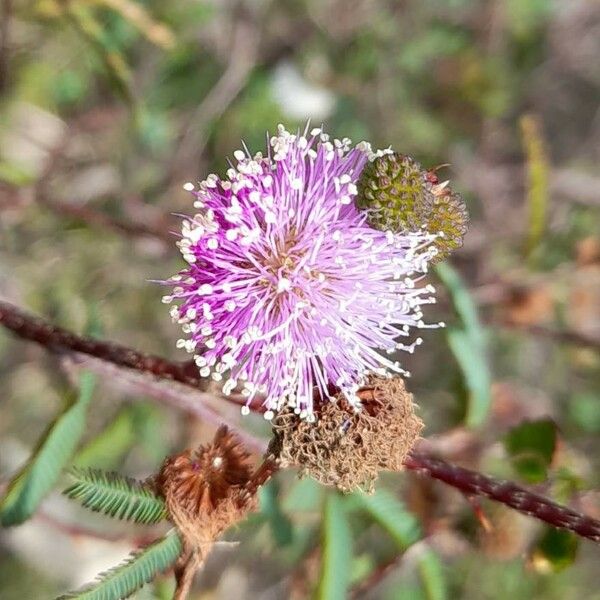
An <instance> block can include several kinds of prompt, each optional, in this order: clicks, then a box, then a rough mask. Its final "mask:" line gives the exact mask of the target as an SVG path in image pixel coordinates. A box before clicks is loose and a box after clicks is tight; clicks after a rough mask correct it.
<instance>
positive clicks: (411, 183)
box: [356, 153, 434, 231]
mask: <svg viewBox="0 0 600 600" xmlns="http://www.w3.org/2000/svg"><path fill="white" fill-rule="evenodd" d="M431 188H432V185H431V183H430V182H429V181H428V179H427V173H426V171H425V170H424V169H423V167H421V165H420V164H419V163H418V162H417V161H416V160H414V159H412V158H411V157H410V156H404V155H402V154H397V153H393V154H385V155H383V156H378V157H377V158H375V160H373V161H372V162H370V163H368V164H367V166H366V167H365V168H364V170H363V172H362V174H361V176H360V179H359V180H358V194H357V197H356V198H357V199H356V205H357V207H358V208H359V209H361V210H365V211H366V212H367V222H368V223H369V225H371V227H374V228H375V229H382V230H388V229H389V230H391V231H404V230H411V231H414V230H416V229H419V228H420V227H421V225H422V224H423V216H424V213H425V214H427V213H428V212H429V210H430V207H431V205H432V204H433V200H434V197H433V193H432V191H431ZM428 207H429V208H428Z"/></svg>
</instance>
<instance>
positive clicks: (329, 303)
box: [165, 126, 435, 419]
mask: <svg viewBox="0 0 600 600" xmlns="http://www.w3.org/2000/svg"><path fill="white" fill-rule="evenodd" d="M369 156H371V157H372V156H374V155H373V153H372V152H371V150H370V147H369V145H368V144H366V143H364V142H363V143H361V144H359V145H358V146H356V147H352V146H351V142H350V140H349V139H347V138H346V139H343V140H330V139H329V136H328V135H326V134H324V133H323V132H322V130H321V129H313V130H312V131H311V132H310V133H309V132H308V128H307V130H306V131H304V133H303V134H301V133H300V132H299V133H298V134H297V135H292V134H290V133H288V132H287V131H286V130H285V129H284V128H283V127H282V126H280V127H279V129H278V135H276V136H274V137H272V138H271V139H270V144H269V150H268V152H267V154H266V156H263V155H261V154H256V155H255V156H253V157H252V156H250V154H249V153H248V152H247V151H241V150H238V151H237V152H235V154H234V157H235V160H236V163H235V165H234V166H233V165H232V166H231V168H230V169H229V170H228V171H227V177H226V178H220V177H218V176H216V175H209V176H208V178H207V179H206V180H205V181H203V182H202V183H200V184H199V186H198V187H197V188H195V187H194V186H193V185H191V184H187V185H186V189H188V190H189V191H191V193H192V194H193V195H194V197H195V202H194V206H195V207H196V208H198V214H196V215H195V216H194V217H193V218H190V219H187V220H185V221H184V223H183V230H182V238H181V240H180V241H179V242H178V244H179V246H180V249H181V251H182V254H183V257H184V258H185V260H186V261H187V262H188V263H189V266H188V268H186V269H185V270H183V271H182V272H181V273H179V274H178V275H177V276H175V277H174V278H172V279H171V280H169V283H170V284H172V285H173V292H172V294H171V295H170V296H166V297H165V301H166V302H170V301H171V300H173V299H175V300H176V301H177V302H178V306H175V307H173V308H172V309H171V314H172V316H173V318H174V319H175V320H176V321H178V322H180V323H181V324H182V326H183V330H184V332H185V333H187V334H189V339H187V340H180V342H179V345H180V346H181V347H185V348H186V349H187V350H188V351H189V352H192V353H194V354H195V355H196V356H195V360H196V363H197V365H198V367H199V369H200V374H201V375H202V376H203V377H208V376H212V378H213V379H214V380H216V381H221V380H222V381H223V382H224V385H223V391H224V393H226V394H227V393H230V392H232V391H233V390H234V389H235V388H236V387H238V386H242V387H243V391H242V393H243V394H245V396H246V397H247V399H248V403H250V402H252V401H253V399H255V398H261V399H262V401H263V402H264V406H265V409H266V412H265V416H266V417H267V418H270V417H271V416H272V415H273V414H274V411H277V410H279V409H280V408H282V407H283V406H291V407H293V408H294V409H295V411H296V412H297V413H298V414H300V415H301V416H302V417H308V418H309V419H312V418H313V405H314V403H315V402H320V401H323V400H325V399H333V398H334V396H335V394H338V393H339V392H341V393H342V394H344V395H345V396H346V397H347V398H348V400H349V402H351V403H355V404H356V403H357V402H358V400H357V398H356V396H355V392H356V390H357V389H358V387H359V386H360V384H361V383H362V382H363V381H364V379H365V377H366V376H367V375H368V374H369V373H379V374H383V373H386V372H396V373H405V371H403V369H402V368H401V366H400V364H399V363H398V362H397V361H395V360H394V356H393V355H394V354H396V353H397V351H398V350H409V351H412V350H413V349H414V347H415V345H417V344H419V343H420V341H421V340H420V339H416V340H414V341H413V342H412V343H409V344H403V343H401V341H400V340H401V339H402V338H406V337H407V336H410V335H411V328H413V327H424V326H425V325H424V323H423V321H422V317H423V314H422V310H421V306H422V305H423V304H426V303H430V302H433V297H432V292H433V288H431V286H425V287H417V286H416V282H417V281H418V280H419V279H421V278H422V276H423V274H424V273H425V272H426V271H427V265H428V263H429V261H430V260H431V259H432V257H433V256H434V254H435V249H434V248H432V241H433V239H434V238H435V236H434V235H429V234H427V233H426V232H425V231H424V230H419V231H418V232H414V233H410V232H408V233H407V232H402V233H394V232H392V231H381V230H377V229H374V228H373V227H371V226H370V225H369V223H368V222H367V221H366V217H365V215H364V214H362V213H361V212H360V211H359V210H358V209H357V208H356V206H355V202H354V199H355V196H356V194H357V187H356V183H357V181H358V178H359V176H360V174H361V172H362V170H363V168H364V167H365V165H366V164H367V163H368V160H369Z"/></svg>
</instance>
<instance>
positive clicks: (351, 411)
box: [270, 376, 423, 492]
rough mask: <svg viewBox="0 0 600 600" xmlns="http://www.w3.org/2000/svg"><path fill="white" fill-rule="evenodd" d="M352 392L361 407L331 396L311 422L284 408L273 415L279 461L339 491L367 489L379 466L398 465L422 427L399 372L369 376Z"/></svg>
mask: <svg viewBox="0 0 600 600" xmlns="http://www.w3.org/2000/svg"><path fill="white" fill-rule="evenodd" d="M357 395H358V397H359V398H360V399H361V403H362V408H361V409H359V410H357V409H356V407H354V406H350V405H349V403H348V402H347V401H346V400H345V399H344V398H343V397H337V398H336V401H335V402H329V403H326V404H322V405H321V406H320V407H319V413H318V417H317V420H316V422H315V423H307V422H306V421H305V420H302V419H300V418H299V417H298V415H296V414H295V413H294V411H293V410H292V409H290V408H288V409H284V410H283V411H281V412H280V413H279V414H277V415H276V416H275V418H274V419H273V434H274V437H273V440H272V442H271V448H270V449H271V452H272V453H273V454H274V455H275V456H277V457H278V459H279V461H280V464H281V466H282V467H286V466H292V467H297V468H299V469H300V475H310V476H311V477H313V478H314V479H316V480H317V481H319V482H320V483H323V484H326V485H334V486H336V487H337V488H338V489H339V490H341V491H343V492H351V491H353V490H355V489H360V488H362V489H365V490H367V491H369V492H371V491H373V488H374V482H375V481H376V479H377V476H378V474H379V472H380V471H400V470H402V469H403V463H404V459H405V458H406V456H407V455H408V453H409V452H410V450H411V449H412V448H413V446H414V445H415V443H416V442H417V440H418V439H419V437H420V433H421V430H422V428H423V422H422V421H421V419H420V418H419V417H418V416H417V415H416V414H415V407H414V404H413V397H412V394H410V393H409V392H407V390H406V388H405V387H404V381H403V380H402V378H400V377H392V378H387V377H380V376H371V377H370V378H369V381H368V383H367V385H366V387H364V388H362V390H359V392H358V393H357ZM340 396H341V395H340Z"/></svg>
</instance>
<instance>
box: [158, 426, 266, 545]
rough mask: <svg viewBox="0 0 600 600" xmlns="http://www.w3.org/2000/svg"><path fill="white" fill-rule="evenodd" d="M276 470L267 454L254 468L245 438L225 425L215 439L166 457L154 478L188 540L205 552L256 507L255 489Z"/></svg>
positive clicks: (172, 516) (172, 515) (175, 521)
mask: <svg viewBox="0 0 600 600" xmlns="http://www.w3.org/2000/svg"><path fill="white" fill-rule="evenodd" d="M273 470H274V463H272V462H271V461H270V460H269V459H266V461H265V462H264V463H263V464H262V465H261V466H260V467H259V468H258V470H257V471H256V473H254V471H253V468H252V466H251V464H250V455H249V454H248V453H247V452H246V450H245V449H244V447H243V446H242V444H241V442H240V441H239V440H238V438H236V436H235V435H234V434H232V433H231V432H230V431H229V430H228V429H227V427H225V426H221V427H220V428H219V429H218V431H217V433H216V434H215V437H214V439H213V441H212V443H210V444H207V445H205V446H200V447H199V448H198V449H197V450H195V451H192V450H186V451H185V452H182V453H181V454H177V455H175V456H171V457H169V458H167V459H166V460H165V462H164V464H163V466H162V468H161V470H160V473H159V475H158V478H157V482H156V483H157V487H158V489H159V491H160V492H161V494H162V495H163V496H164V498H165V501H166V504H167V509H168V511H169V515H170V518H171V520H172V521H173V522H174V523H175V525H177V527H178V529H179V531H180V532H181V534H182V536H183V537H184V539H185V541H186V543H187V544H188V545H189V546H191V547H193V548H195V549H196V550H198V552H199V553H200V554H203V553H204V552H205V551H208V550H209V549H210V546H211V545H212V543H213V542H214V541H215V540H216V539H217V538H218V536H219V535H220V534H221V533H222V532H223V531H224V530H225V529H227V528H228V527H229V526H230V525H233V524H234V523H236V522H238V521H240V520H241V519H242V518H243V517H245V515H246V514H247V513H248V512H250V511H251V510H253V509H254V508H255V507H256V491H257V489H258V487H259V486H260V485H262V484H263V483H264V482H265V481H266V480H267V479H268V478H269V477H270V475H271V474H272V472H273Z"/></svg>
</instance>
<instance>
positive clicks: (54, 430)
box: [0, 372, 96, 527]
mask: <svg viewBox="0 0 600 600" xmlns="http://www.w3.org/2000/svg"><path fill="white" fill-rule="evenodd" d="M95 381H96V379H95V376H94V375H93V374H92V373H89V372H84V373H83V374H82V375H81V383H80V387H79V396H78V397H77V398H76V399H75V400H74V401H73V402H72V403H71V404H70V405H69V406H68V407H67V409H66V410H65V411H64V412H63V413H62V414H60V415H59V416H58V418H57V419H56V420H55V421H54V422H53V423H52V424H51V425H50V427H49V428H48V430H47V431H46V434H45V435H44V436H43V437H42V439H41V441H40V442H39V444H38V447H37V448H36V450H35V451H34V453H33V455H32V456H31V458H30V459H29V460H28V461H27V463H26V465H25V466H24V467H23V468H22V469H21V471H20V472H19V473H18V474H17V475H16V476H15V477H14V478H13V480H12V481H11V482H10V484H9V486H8V490H7V492H6V494H5V496H4V498H2V500H1V501H0V524H2V525H3V526H5V527H6V526H9V525H18V524H20V523H23V521H26V520H27V519H29V517H31V515H32V514H33V513H34V512H35V511H36V509H37V507H38V506H39V504H40V502H41V501H42V500H43V499H44V497H45V496H46V494H47V493H48V492H49V491H50V490H51V489H52V488H53V487H54V485H55V484H56V482H57V480H58V478H59V476H60V474H61V472H62V470H63V469H64V468H65V466H66V465H67V464H68V463H69V461H70V459H71V457H72V456H73V453H74V451H75V448H76V447H77V444H78V443H79V440H80V439H81V436H82V435H83V433H84V431H85V422H86V415H87V409H88V406H89V404H90V401H91V399H92V392H93V390H94V385H95Z"/></svg>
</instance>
